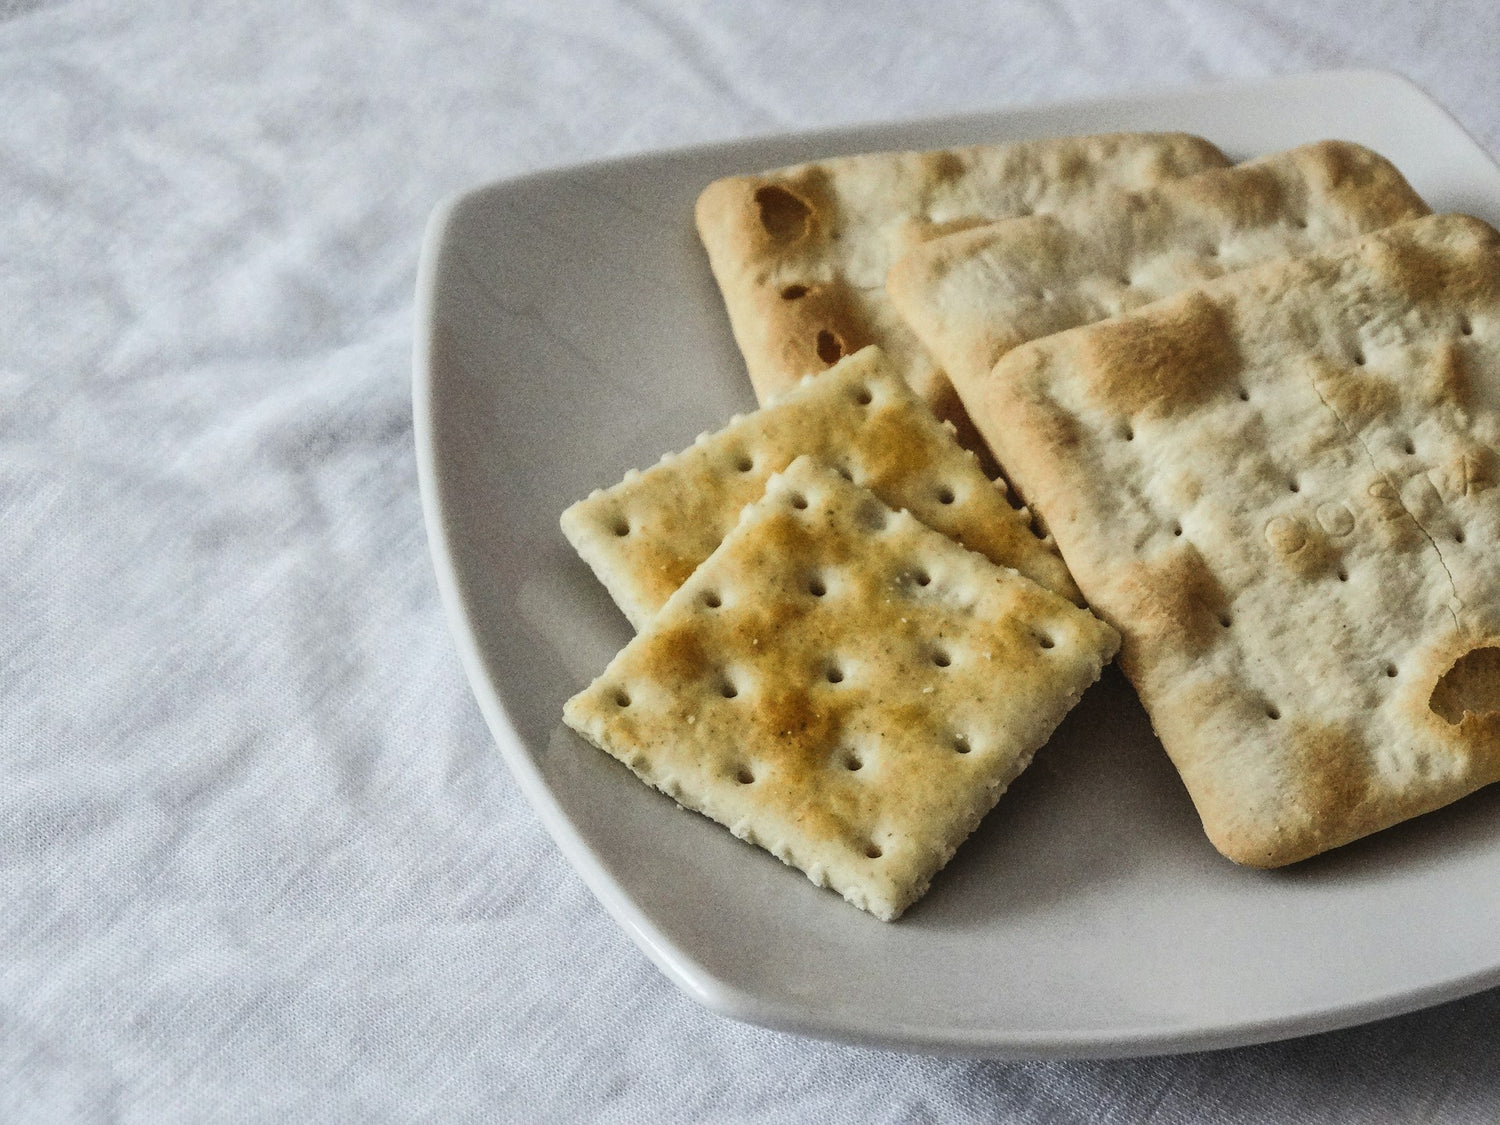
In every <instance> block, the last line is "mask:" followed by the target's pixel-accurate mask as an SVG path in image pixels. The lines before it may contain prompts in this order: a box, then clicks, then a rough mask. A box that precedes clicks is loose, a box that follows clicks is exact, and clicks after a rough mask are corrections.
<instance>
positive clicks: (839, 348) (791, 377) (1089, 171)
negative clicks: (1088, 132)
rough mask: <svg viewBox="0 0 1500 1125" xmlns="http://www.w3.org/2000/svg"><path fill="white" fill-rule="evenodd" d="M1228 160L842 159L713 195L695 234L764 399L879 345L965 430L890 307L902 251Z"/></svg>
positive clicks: (1093, 141) (1128, 154) (1186, 153)
mask: <svg viewBox="0 0 1500 1125" xmlns="http://www.w3.org/2000/svg"><path fill="white" fill-rule="evenodd" d="M1228 163H1229V161H1228V159H1227V158H1226V157H1225V156H1224V155H1223V153H1221V152H1219V150H1218V149H1216V148H1214V147H1213V145H1211V144H1209V143H1208V142H1207V141H1204V140H1202V139H1200V138H1198V137H1191V136H1187V135H1184V134H1180V133H1163V134H1112V135H1103V136H1092V137H1066V138H1058V139H1050V140H1038V141H1021V142H1018V143H1014V144H1002V145H975V146H971V147H966V148H954V149H946V150H941V151H936V152H884V153H868V154H865V155H862V156H845V157H837V158H834V159H830V160H820V161H815V162H813V163H809V164H799V165H796V166H795V167H791V168H782V169H779V170H777V171H771V172H764V173H761V174H760V175H753V176H733V177H730V178H728V179H723V180H718V181H716V182H714V183H712V184H710V185H709V186H708V187H707V188H706V189H704V191H703V193H702V195H701V196H699V198H698V205H697V224H698V233H699V235H700V236H701V237H702V239H703V245H704V246H705V247H706V248H707V250H708V258H709V264H710V265H711V266H712V268H713V272H714V277H715V278H716V279H717V280H718V283H719V288H720V289H721V291H722V292H723V295H724V303H725V305H726V307H727V308H728V311H729V321H730V325H731V327H732V328H733V330H734V337H735V340H736V342H738V344H739V347H740V351H741V352H742V353H743V355H744V357H745V365H746V367H747V368H748V369H749V373H750V381H751V383H752V384H753V385H754V387H755V393H756V397H757V398H758V399H759V400H760V401H761V402H763V403H764V402H767V401H769V400H770V399H771V398H772V397H774V396H775V395H778V394H780V393H782V392H783V391H785V390H787V389H788V388H789V387H791V386H794V385H795V384H796V383H797V382H798V381H799V380H800V379H801V378H802V377H803V376H804V375H808V374H811V373H814V372H817V371H822V370H823V369H824V368H826V367H828V366H829V365H831V364H832V363H834V362H835V361H837V360H838V359H839V357H840V356H843V355H848V354H850V353H852V352H855V351H858V350H859V349H860V348H862V347H864V346H865V345H867V344H879V345H880V346H881V347H883V348H885V349H886V351H887V352H888V353H889V354H890V356H891V359H892V361H893V363H894V364H895V365H896V368H897V370H899V371H900V372H901V373H902V375H903V376H904V377H905V378H906V380H907V381H908V382H909V383H910V384H911V385H912V387H913V388H914V389H915V390H916V391H917V393H918V394H919V395H920V396H921V397H922V399H923V400H924V401H925V402H927V404H928V405H929V406H930V407H932V409H933V410H934V412H935V413H937V414H938V416H939V417H941V418H946V419H948V420H950V421H953V422H954V423H955V424H957V425H960V426H961V427H962V425H963V422H964V419H963V410H962V407H961V406H960V405H959V403H958V400H957V397H956V396H955V395H954V394H953V388H952V387H951V385H950V384H949V383H948V381H947V379H945V378H944V377H943V375H942V372H941V371H939V370H938V369H937V367H936V366H935V365H934V364H933V363H932V361H931V360H930V359H929V358H928V357H927V356H926V354H925V353H924V352H923V351H922V349H921V347H920V345H919V344H918V343H917V341H916V338H915V337H914V336H913V335H912V333H911V331H910V329H908V328H907V327H906V325H905V323H904V322H903V321H902V320H901V318H900V317H899V316H897V315H896V313H895V311H894V310H893V309H892V308H891V307H890V303H889V301H888V300H887V298H886V295H885V275H886V271H888V270H889V269H890V267H891V266H892V265H893V264H894V263H895V261H896V260H897V259H898V258H900V257H901V255H902V254H904V253H905V252H906V251H907V250H908V249H910V248H911V247H912V246H914V245H916V244H917V243H918V242H921V241H924V240H925V239H928V238H932V237H935V236H936V235H939V234H945V233H948V232H950V231H953V230H959V229H962V228H963V227H966V226H973V225H974V224H976V223H982V222H990V221H993V220H995V219H1000V218H1005V217H1007V216H1011V215H1024V214H1029V213H1031V212H1034V211H1052V210H1056V209H1057V208H1059V207H1063V206H1066V205H1068V204H1069V203H1071V202H1073V201H1075V200H1077V199H1079V198H1081V197H1083V196H1086V195H1088V194H1089V193H1091V192H1093V191H1094V190H1096V189H1097V188H1099V187H1100V186H1101V185H1105V184H1116V185H1120V186H1123V187H1127V188H1138V187H1146V186H1148V185H1151V184H1154V183H1158V182H1160V181H1162V180H1166V179H1171V178H1174V177H1177V176H1184V175H1191V174H1192V173H1194V172H1200V171H1202V170H1204V169H1205V168H1214V167H1220V166H1223V165H1225V164H1228Z"/></svg>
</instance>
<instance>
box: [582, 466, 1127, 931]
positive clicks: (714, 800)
mask: <svg viewBox="0 0 1500 1125" xmlns="http://www.w3.org/2000/svg"><path fill="white" fill-rule="evenodd" d="M1117 642H1118V638H1117V637H1116V635H1115V633H1114V630H1112V629H1111V628H1109V626H1107V625H1105V624H1104V623H1103V622H1101V621H1099V620H1098V619H1097V618H1095V617H1094V616H1093V615H1091V614H1090V613H1089V612H1088V611H1087V610H1083V609H1079V608H1078V607H1077V606H1075V605H1073V604H1072V603H1071V602H1068V601H1066V600H1064V599H1063V598H1060V597H1058V596H1057V595H1056V594H1053V593H1051V592H1050V591H1047V590H1044V589H1043V588H1042V587H1040V586H1038V585H1037V584H1036V583H1034V582H1032V581H1030V580H1029V579H1026V578H1023V577H1021V576H1020V575H1018V574H1016V573H1015V572H1014V571H1010V570H1006V569H1004V568H1001V567H998V566H995V565H994V564H993V563H991V562H989V561H987V560H986V559H984V558H982V557H980V556H979V555H976V554H974V553H973V552H971V551H966V550H964V549H963V548H962V547H960V546H958V545H957V544H956V543H954V542H952V541H951V540H950V539H947V538H946V537H944V536H942V535H940V534H938V533H937V532H935V531H933V530H932V529H930V528H928V527H926V526H925V525H923V524H921V523H920V522H918V521H917V520H916V519H915V518H914V517H912V516H911V515H910V514H908V513H906V512H893V511H892V510H891V509H889V508H887V507H886V506H885V505H883V504H881V503H880V501H879V500H878V499H877V498H876V497H875V496H874V494H873V493H871V492H869V491H868V490H867V489H863V488H860V487H859V486H858V485H855V484H851V483H849V482H847V481H845V480H844V479H843V478H842V477H841V476H839V475H838V474H837V473H836V472H834V471H833V470H831V469H828V468H826V467H824V466H821V465H819V464H817V463H816V462H815V461H813V460H812V459H811V458H808V457H801V458H798V459H797V460H796V461H795V462H793V464H792V465H791V466H790V467H789V468H788V469H787V470H786V471H785V472H783V473H779V474H777V475H776V476H773V477H772V478H771V480H770V482H769V484H768V485H767V487H766V490H765V495H764V496H763V497H762V498H761V499H760V500H759V501H757V502H756V503H755V504H753V505H752V506H750V507H749V508H747V509H746V510H745V512H744V514H743V515H742V517H741V518H740V520H739V522H738V523H737V524H736V525H735V528H734V530H733V531H731V532H730V534H729V535H728V536H727V537H726V538H725V539H724V541H723V543H722V544H720V545H719V547H718V549H717V550H716V551H714V553H713V554H712V555H711V556H710V557H709V558H708V560H707V561H705V562H704V563H703V565H702V566H700V567H699V568H698V569H697V570H696V571H694V572H693V575H692V577H690V578H689V579H688V581H687V582H686V583H684V584H683V586H682V587H681V589H679V590H678V591H677V592H676V593H675V594H673V595H672V597H671V599H670V600H669V601H668V602H667V604H666V605H665V606H664V607H663V608H662V610H661V612H660V613H658V614H657V615H656V617H655V618H654V619H653V620H652V621H651V623H650V624H649V625H648V626H647V627H646V628H645V629H644V630H642V632H641V633H639V634H638V635H637V636H636V637H635V638H634V639H633V640H632V641H631V642H630V644H629V645H627V646H626V647H625V649H624V650H623V651H622V652H621V653H620V654H619V655H618V656H617V657H616V658H615V659H614V660H613V661H612V662H611V663H610V665H609V667H608V668H606V669H605V671H604V673H603V675H601V676H600V677H599V679H598V680H596V681H595V682H594V683H593V684H592V685H591V686H590V687H589V688H587V689H586V690H584V691H583V692H581V693H579V694H578V695H576V696H574V697H573V698H572V699H571V700H569V701H568V703H567V705H566V708H565V709H564V712H563V715H564V719H565V720H566V722H567V724H568V725H569V726H570V727H572V728H573V729H574V730H576V731H578V733H580V734H581V735H583V736H584V737H585V738H587V739H588V740H589V741H590V742H592V743H594V744H595V745H596V746H599V747H600V748H602V749H603V750H605V751H607V752H608V753H610V754H611V755H613V756H614V757H616V758H618V759H619V760H620V761H622V762H624V763H625V765H627V766H628V767H629V768H630V769H631V770H633V771H634V772H635V773H636V774H637V775H638V776H639V777H640V778H641V779H642V780H644V781H646V782H648V783H650V784H651V785H654V786H655V787H656V788H658V789H660V790H662V791H663V792H664V793H666V794H667V795H668V796H670V797H673V798H675V799H676V801H677V802H678V803H679V804H681V805H684V806H686V807H687V808H691V809H696V810H697V811H699V812H701V813H704V814H705V815H707V816H709V817H711V818H713V819H714V820H716V821H718V822H719V823H720V824H722V825H724V826H726V827H727V828H729V830H730V831H731V832H733V833H734V834H735V835H736V836H739V837H740V838H742V839H744V840H748V841H749V842H751V843H753V844H758V845H759V846H761V847H763V848H765V849H766V850H768V851H770V852H771V853H772V854H774V855H776V856H777V857H779V858H780V859H782V860H783V861H784V862H786V863H788V864H791V865H792V866H794V867H797V868H800V869H801V870H802V871H804V872H805V873H806V874H807V876H808V878H810V879H811V880H812V881H813V882H814V883H816V884H818V885H819V886H826V887H832V888H833V889H834V890H836V891H838V892H839V893H840V894H842V895H843V896H844V897H845V898H847V899H848V900H849V901H850V902H852V903H853V904H854V905H856V906H859V907H861V908H863V909H865V910H868V911H869V912H870V913H872V914H874V915H876V916H877V917H879V918H882V919H885V920H887V921H890V920H892V919H894V918H896V917H897V916H898V915H900V914H901V912H902V911H903V910H905V909H906V908H907V907H908V906H910V905H911V904H912V903H913V902H915V901H916V900H917V898H919V897H920V896H921V895H922V893H923V892H924V891H925V890H926V889H927V886H928V884H929V882H930V881H931V880H932V877H933V876H934V875H935V874H936V873H937V872H938V870H939V869H940V868H942V866H943V865H944V864H945V863H947V862H948V859H949V858H950V857H951V856H952V855H953V853H954V850H955V849H956V848H957V847H958V845H959V844H960V843H962V842H963V840H964V839H965V838H966V837H967V836H968V835H969V833H970V832H972V831H973V830H974V828H975V827H976V826H977V825H978V823H979V821H980V818H981V817H983V816H984V814H985V813H987V812H988V811H989V810H990V809H991V808H992V807H993V806H994V804H995V802H996V801H997V800H998V799H999V797H1000V795H1001V793H1002V792H1004V790H1005V787H1006V786H1007V785H1009V784H1010V782H1011V780H1012V779H1013V778H1014V777H1015V776H1016V775H1017V774H1019V773H1020V772H1021V770H1022V769H1024V768H1025V766H1026V765H1027V763H1028V762H1029V761H1030V760H1031V756H1032V754H1033V753H1034V752H1035V751H1036V750H1037V748H1038V747H1040V746H1041V745H1042V744H1043V743H1044V742H1046V741H1047V739H1048V738H1049V737H1050V736H1051V734H1052V731H1053V729H1054V728H1055V727H1056V726H1057V724H1058V723H1059V722H1061V721H1062V718H1063V716H1064V715H1065V714H1067V712H1068V711H1069V709H1071V708H1072V706H1073V705H1074V703H1076V702H1077V701H1078V698H1079V696H1081V695H1082V694H1083V691H1084V689H1085V688H1087V687H1088V686H1089V685H1090V684H1091V683H1093V682H1094V680H1095V679H1096V678H1097V677H1098V675H1099V671H1100V669H1101V668H1102V666H1103V665H1104V664H1105V663H1106V662H1107V661H1108V660H1109V659H1110V657H1111V656H1112V655H1113V654H1114V651H1115V647H1116V644H1117Z"/></svg>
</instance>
